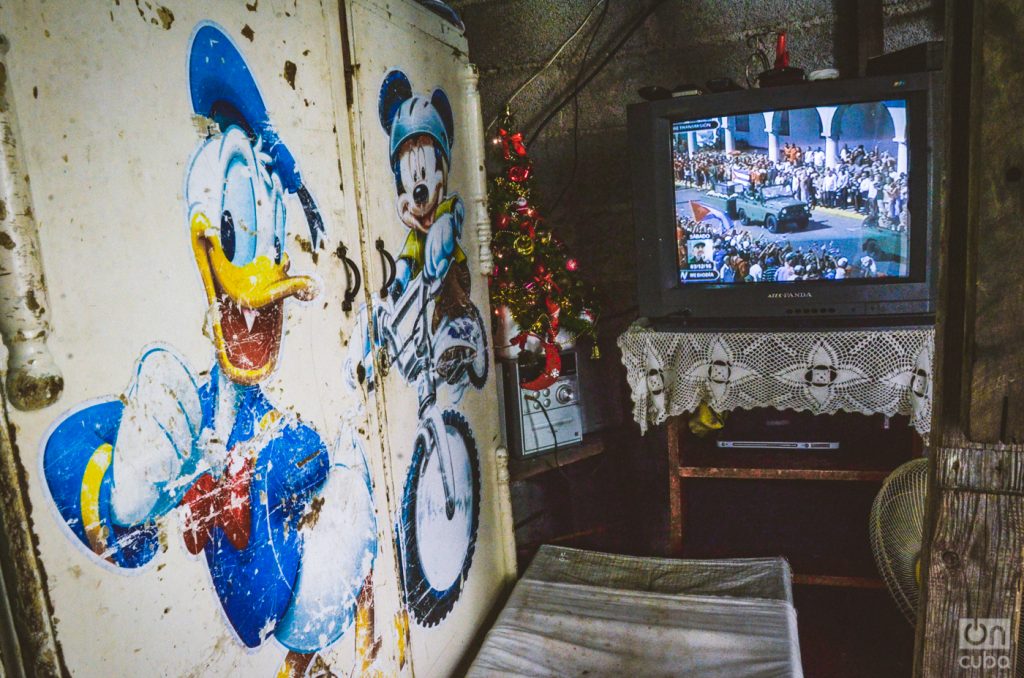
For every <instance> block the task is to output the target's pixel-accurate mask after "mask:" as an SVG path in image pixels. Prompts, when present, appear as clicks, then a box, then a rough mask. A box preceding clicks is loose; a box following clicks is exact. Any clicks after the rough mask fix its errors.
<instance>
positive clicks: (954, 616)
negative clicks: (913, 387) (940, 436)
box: [918, 440, 1024, 676]
mask: <svg viewBox="0 0 1024 678" xmlns="http://www.w3.org/2000/svg"><path fill="white" fill-rule="evenodd" d="M1022 458H1024V446H1021V445H998V444H997V445H985V444H979V443H970V442H967V441H965V440H960V441H948V440H947V441H945V442H944V443H943V445H941V446H940V447H938V448H937V449H936V450H935V455H934V461H935V469H934V471H935V476H934V479H933V480H934V483H935V484H934V491H933V492H932V496H933V497H934V500H935V502H936V505H935V507H934V509H933V515H934V526H933V528H932V538H931V543H930V547H929V555H928V572H927V579H926V581H927V586H926V589H925V595H924V596H923V597H922V600H923V601H924V602H923V603H922V605H923V608H924V609H923V610H922V611H921V612H922V614H921V615H919V618H922V617H923V621H924V624H923V625H922V627H921V631H922V633H921V638H920V642H921V653H920V656H919V661H920V666H919V672H918V675H921V676H952V675H956V676H989V675H1006V676H1013V675H1019V670H1020V669H1022V668H1024V666H1022V665H1021V663H1020V661H1019V657H1018V654H1019V643H1020V638H1019V637H1017V636H1018V629H1019V628H1020V622H1021V596H1022V594H1024V466H1022ZM963 619H967V620H971V619H1006V620H1009V622H1008V624H1007V631H1008V632H1009V633H1010V634H1011V643H1012V644H1011V646H1010V648H1009V649H1007V650H995V649H994V650H991V651H987V652H986V651H983V650H974V649H971V648H970V647H969V646H968V647H965V646H964V642H963V640H962V639H961V637H960V634H961V626H960V624H961V620H963ZM986 656H988V657H990V658H991V660H990V661H993V662H1006V663H1005V670H1004V671H1002V672H996V671H993V670H992V669H993V668H999V667H1002V666H1004V664H995V665H994V666H988V667H987V669H986V667H985V665H984V664H982V663H981V662H982V661H984V659H985V657H986ZM964 657H966V658H967V661H968V665H969V666H972V667H973V668H971V669H970V670H965V669H964V665H963V664H962V663H961V662H962V661H963V658H964ZM974 663H977V666H974Z"/></svg>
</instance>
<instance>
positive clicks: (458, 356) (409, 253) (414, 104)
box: [379, 70, 487, 387]
mask: <svg viewBox="0 0 1024 678" xmlns="http://www.w3.org/2000/svg"><path fill="white" fill-rule="evenodd" d="M379 114H380V122H381V125H382V126H383V128H384V131H385V132H387V134H388V140H389V160H390V162H391V169H392V172H393V173H394V176H395V190H396V196H397V199H396V203H395V204H396V207H397V211H398V216H399V218H400V219H401V221H402V223H403V224H404V225H405V226H406V228H408V229H409V233H408V235H407V236H406V239H405V243H404V244H403V246H402V250H401V252H400V253H399V255H398V258H397V268H396V276H395V282H394V283H393V285H392V287H391V290H390V295H391V300H392V301H393V302H394V303H395V304H396V305H398V306H400V305H401V299H402V297H403V296H407V295H406V293H407V291H408V288H409V285H410V283H411V282H412V281H413V279H415V278H417V277H418V276H422V280H421V281H418V282H422V284H424V285H425V286H426V288H427V290H426V291H427V296H428V297H429V299H430V300H431V301H433V304H434V305H433V312H432V313H431V325H430V330H431V333H433V334H435V335H444V334H446V333H447V334H448V335H450V336H452V337H454V338H459V339H463V340H468V344H469V345H467V342H466V341H456V342H453V343H452V344H451V345H448V346H445V347H444V348H443V350H442V351H440V353H439V355H438V361H437V365H436V368H437V372H438V374H439V375H440V376H441V377H442V378H443V379H444V380H445V381H447V382H448V383H450V384H455V383H460V382H461V383H464V382H465V380H466V377H467V376H468V377H470V378H471V380H472V381H473V382H474V384H475V385H476V386H477V387H480V386H482V385H483V381H484V380H485V379H486V370H487V351H486V347H485V345H484V342H485V341H486V340H485V337H484V334H483V328H482V323H480V327H479V328H477V327H476V325H477V324H478V320H479V311H478V310H477V308H476V306H474V305H473V302H472V301H471V300H470V296H469V294H470V281H471V275H470V271H469V264H468V262H467V260H466V253H465V252H464V251H463V249H462V246H461V245H460V244H459V240H460V239H461V238H462V223H463V220H464V215H465V208H464V207H463V204H462V199H461V198H460V197H459V196H458V194H456V193H449V192H448V174H449V171H450V169H451V163H452V145H453V143H454V135H455V120H454V117H453V115H452V107H451V103H450V102H449V101H448V96H447V95H446V94H445V93H444V90H442V89H435V90H434V91H433V92H432V93H431V94H430V95H429V96H424V95H417V94H414V93H413V90H412V85H411V83H410V82H409V78H408V77H407V76H406V75H405V73H403V72H402V71H400V70H393V71H390V72H389V73H388V74H387V75H386V76H385V77H384V81H383V82H382V83H381V90H380V100H379ZM386 315H387V313H386ZM391 315H394V314H391ZM442 325H444V327H443V328H442ZM439 329H441V330H442V331H440V332H439Z"/></svg>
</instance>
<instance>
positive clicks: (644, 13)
mask: <svg viewBox="0 0 1024 678" xmlns="http://www.w3.org/2000/svg"><path fill="white" fill-rule="evenodd" d="M665 2H666V0H654V2H652V3H651V4H650V5H648V6H647V8H646V9H644V10H641V11H640V12H638V13H637V15H636V17H635V18H634V19H632V20H631V21H630V22H629V24H628V27H627V28H625V29H624V31H623V33H622V37H621V38H619V40H618V41H617V42H616V43H615V44H614V45H613V46H612V47H611V49H609V50H608V52H607V53H606V54H605V55H604V57H602V58H601V60H600V61H599V62H598V63H597V65H596V66H595V67H594V69H593V70H592V71H591V72H590V73H589V74H588V75H587V77H586V78H584V79H583V82H581V83H579V84H578V85H577V86H575V87H573V88H572V90H571V91H570V92H568V93H567V94H566V95H565V96H564V97H562V99H561V101H559V103H558V105H557V106H555V107H554V108H552V109H551V110H550V111H549V112H548V114H547V115H546V116H545V117H544V119H543V120H542V121H541V122H540V124H539V125H537V128H536V129H535V130H534V131H533V134H531V135H530V139H529V141H528V142H527V146H529V145H531V144H533V142H534V141H536V140H537V137H538V135H540V133H541V132H542V131H543V130H544V128H545V127H547V126H548V124H549V123H550V122H551V121H552V120H553V119H554V117H555V116H556V115H558V112H559V111H561V110H562V109H563V108H565V107H566V105H568V104H569V102H570V101H572V99H573V97H575V96H576V95H577V94H579V93H580V92H581V91H583V89H584V88H585V87H586V86H587V85H589V84H590V81H591V80H593V79H594V77H595V76H596V75H597V74H598V73H600V72H601V71H602V70H603V69H604V67H605V66H607V65H608V62H609V61H611V59H612V57H613V56H615V55H616V54H617V53H618V51H619V50H620V49H622V46H623V45H624V44H626V41H627V40H629V38H630V37H632V35H633V34H634V33H636V31H637V29H638V28H640V26H642V25H643V24H644V22H645V21H646V20H647V18H648V17H649V16H651V14H653V13H654V10H656V9H657V8H658V7H660V6H661V5H663V4H665Z"/></svg>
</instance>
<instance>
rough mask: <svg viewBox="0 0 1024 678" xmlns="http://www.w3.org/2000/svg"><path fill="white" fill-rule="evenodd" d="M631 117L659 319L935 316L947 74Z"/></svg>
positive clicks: (661, 106)
mask: <svg viewBox="0 0 1024 678" xmlns="http://www.w3.org/2000/svg"><path fill="white" fill-rule="evenodd" d="M628 122H629V142H630V151H631V171H632V177H633V204H634V210H633V214H634V221H635V228H636V247H637V286H638V297H639V314H640V315H641V316H644V317H647V318H649V319H651V320H652V321H653V323H654V324H655V325H667V326H680V325H692V326H699V325H708V326H718V325H721V326H727V327H739V326H743V325H755V326H757V325H764V324H776V325H781V326H783V327H797V326H799V325H803V324H808V325H820V324H823V323H831V324H835V325H843V324H847V325H870V324H876V325H899V324H908V323H914V324H921V323H929V322H931V321H932V319H933V318H934V310H935V288H936V253H937V250H938V244H937V235H936V233H937V230H936V224H937V222H938V218H939V207H938V204H937V200H938V197H937V196H938V195H939V181H940V174H941V166H942V165H941V148H940V143H941V140H942V129H941V123H942V76H941V72H932V73H918V74H909V75H902V76H884V77H873V78H864V79H857V80H831V81H818V82H808V83H802V84H799V85H792V86H784V87H772V88H763V89H750V90H742V91H734V92H724V93H719V94H708V95H694V96H685V97H677V98H673V99H663V100H656V101H649V102H644V103H639V104H634V105H632V106H630V107H629V109H628Z"/></svg>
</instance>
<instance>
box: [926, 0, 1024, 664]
mask: <svg viewBox="0 0 1024 678" xmlns="http://www.w3.org/2000/svg"><path fill="white" fill-rule="evenodd" d="M1022 35H1024V4H1022V3H1020V2H1019V0H975V1H974V2H970V1H968V0H950V1H949V2H948V4H947V7H946V36H945V37H946V50H947V51H946V66H947V68H946V93H947V110H946V115H945V116H944V127H945V132H944V136H945V143H944V144H943V146H944V147H945V158H946V161H945V163H944V167H943V168H942V171H943V172H944V177H945V183H944V188H943V196H942V200H941V203H942V205H943V208H942V227H941V252H942V256H941V266H940V271H939V295H940V303H939V313H938V315H937V327H936V360H935V377H936V379H935V383H934V394H935V401H934V409H933V412H934V418H933V422H932V445H931V450H932V454H931V457H930V464H929V494H928V509H927V516H926V521H925V524H926V528H925V535H924V546H923V551H922V563H923V566H922V578H923V582H922V592H921V605H920V609H919V610H918V625H917V645H916V649H915V658H914V673H915V675H917V676H929V677H930V676H937V677H939V676H941V677H942V678H945V676H953V675H955V676H988V675H1007V676H1010V675H1017V674H1019V673H1021V671H1022V670H1024V662H1022V660H1021V655H1024V652H1022V649H1024V643H1022V642H1021V641H1022V640H1024V639H1021V638H1020V627H1021V599H1022V597H1024V444H1022V443H1024V412H1022V409H1024V398H1022V395H1024V393H1022V391H1021V384H1022V379H1024V322H1022V320H1021V319H1022V318H1024V280H1019V279H1015V276H1014V275H1013V272H1012V271H1011V270H1009V269H1010V268H1012V267H1011V266H1006V265H1005V262H1001V261H1000V260H1005V259H1006V258H1007V257H1008V255H1007V253H1008V252H1011V251H1013V250H1011V249H1010V248H1012V247H1016V246H1017V243H1018V242H1019V241H1020V240H1021V230H1022V229H1021V215H1024V138H1022V137H1021V135H1020V133H1019V132H1017V131H1015V130H1016V127H1017V126H1018V125H1019V122H1018V119H1019V114H1020V111H1021V110H1024V54H1022V53H1021V50H1020V45H1019V43H1020V39H1021V36H1022ZM1004 269H1005V270H1004ZM1018 277H1019V276H1018ZM978 619H1005V620H1008V624H1007V626H1008V628H1007V629H1006V631H1007V632H1008V633H1009V634H1010V639H1011V646H1010V647H1009V648H1007V649H1001V648H991V649H988V650H984V649H979V648H977V647H974V646H972V645H971V643H970V642H969V641H970V639H969V638H961V630H962V629H961V623H962V621H966V623H967V624H971V625H973V626H972V627H971V628H974V629H975V634H974V638H975V639H977V638H978V637H979V634H980V626H979V624H980V623H979V622H976V621H972V620H978ZM986 661H988V662H999V663H997V664H996V665H994V666H993V665H990V664H988V663H986Z"/></svg>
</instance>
